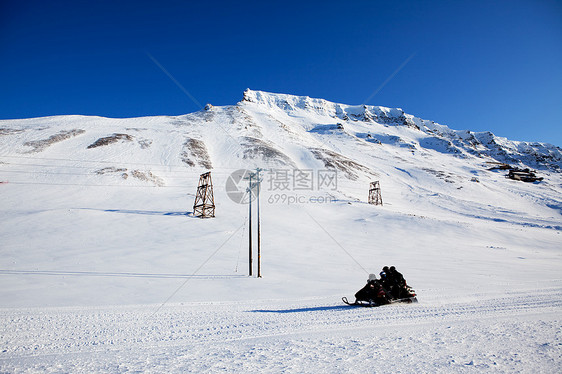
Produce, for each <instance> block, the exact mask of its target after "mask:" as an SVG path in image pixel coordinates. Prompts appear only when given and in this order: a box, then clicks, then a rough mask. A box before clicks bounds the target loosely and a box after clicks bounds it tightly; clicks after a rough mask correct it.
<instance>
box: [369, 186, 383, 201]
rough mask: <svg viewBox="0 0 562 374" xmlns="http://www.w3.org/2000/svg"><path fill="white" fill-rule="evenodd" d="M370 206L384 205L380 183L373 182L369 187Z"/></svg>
mask: <svg viewBox="0 0 562 374" xmlns="http://www.w3.org/2000/svg"><path fill="white" fill-rule="evenodd" d="M369 204H373V205H382V196H381V186H380V183H379V181H375V182H371V186H370V187H369Z"/></svg>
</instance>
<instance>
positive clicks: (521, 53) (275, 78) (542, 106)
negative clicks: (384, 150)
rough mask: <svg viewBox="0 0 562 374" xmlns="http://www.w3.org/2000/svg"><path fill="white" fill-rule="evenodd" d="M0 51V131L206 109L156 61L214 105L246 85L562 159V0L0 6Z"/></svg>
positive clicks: (230, 100) (235, 96) (6, 0)
mask: <svg viewBox="0 0 562 374" xmlns="http://www.w3.org/2000/svg"><path fill="white" fill-rule="evenodd" d="M0 47H1V48H0V67H1V69H0V119H10V118H26V117H37V116H47V115H58V114H85V115H100V116H107V117H134V116H145V115H179V114H185V113H189V112H194V111H196V110H199V109H200V108H199V107H198V105H197V104H195V102H194V101H193V100H191V99H190V98H189V97H188V96H187V95H186V94H185V93H184V92H182V90H181V89H180V88H179V87H178V86H177V85H176V84H175V83H174V82H173V81H172V80H171V79H170V78H169V77H168V76H167V75H166V74H165V73H164V72H163V71H162V70H161V69H160V68H159V67H158V65H157V64H156V63H155V62H154V61H153V60H152V59H151V58H150V56H152V57H153V58H154V59H155V60H156V61H158V62H159V64H160V65H161V66H162V67H164V68H165V69H166V70H167V71H168V72H169V74H171V75H172V76H173V77H174V79H175V80H176V81H177V82H178V83H180V84H181V85H182V86H183V87H184V88H185V90H187V91H188V92H189V93H190V94H191V95H192V96H193V97H194V98H195V99H196V101H198V102H200V103H202V104H203V105H204V104H205V103H212V104H213V105H230V104H234V103H236V102H238V101H239V100H240V99H241V98H242V93H243V91H244V90H245V89H246V88H248V87H249V88H251V89H256V90H264V91H270V92H280V93H289V94H295V95H307V96H311V97H320V98H324V99H327V100H330V101H335V102H340V103H345V104H363V103H367V104H371V105H383V106H389V107H401V108H403V109H404V110H405V111H406V112H407V113H410V114H413V115H416V116H418V117H422V118H424V119H430V120H434V121H436V122H439V123H441V124H445V125H448V126H449V127H451V128H453V129H469V130H473V131H492V132H493V133H495V134H496V135H498V136H504V137H507V138H509V139H512V140H527V141H541V142H549V143H552V144H555V145H558V146H562V121H561V120H560V114H559V111H560V109H561V108H562V2H561V1H554V0H511V1H503V0H499V1H479V0H473V1H463V0H459V1H424V0H417V1H388V0H387V1H355V2H354V1H347V2H344V1H330V0H325V1H282V2H281V1H279V2H276V1H271V2H267V1H229V2H226V1H213V2H195V1H159V2H152V1H119V0H113V1H103V0H102V1H80V0H74V1H25V0H22V1H11V0H2V1H0ZM389 78H391V79H389ZM385 82H386V84H384V83H385ZM383 84H384V85H383ZM381 86H382V87H381ZM375 93H376V94H375Z"/></svg>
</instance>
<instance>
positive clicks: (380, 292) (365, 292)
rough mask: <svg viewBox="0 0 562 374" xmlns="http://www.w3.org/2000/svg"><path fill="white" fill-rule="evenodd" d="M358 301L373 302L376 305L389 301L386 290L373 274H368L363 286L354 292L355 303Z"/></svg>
mask: <svg viewBox="0 0 562 374" xmlns="http://www.w3.org/2000/svg"><path fill="white" fill-rule="evenodd" d="M359 301H366V302H368V303H369V304H371V303H374V304H376V305H384V304H388V303H389V300H388V297H387V295H386V292H385V290H384V288H383V286H382V284H381V283H380V282H379V280H378V279H377V277H376V275H375V274H369V279H368V280H367V284H366V285H365V287H363V288H362V289H360V290H359V291H357V293H356V294H355V303H356V304H357V303H358V302H359Z"/></svg>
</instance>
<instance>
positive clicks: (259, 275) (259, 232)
mask: <svg viewBox="0 0 562 374" xmlns="http://www.w3.org/2000/svg"><path fill="white" fill-rule="evenodd" d="M260 171H261V169H259V168H258V169H257V175H258V278H261V229H260V189H261V185H260V182H261V181H260Z"/></svg>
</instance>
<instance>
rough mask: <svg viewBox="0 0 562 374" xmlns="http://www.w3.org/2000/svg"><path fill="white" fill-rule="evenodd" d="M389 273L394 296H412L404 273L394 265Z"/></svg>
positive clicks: (398, 297) (399, 297)
mask: <svg viewBox="0 0 562 374" xmlns="http://www.w3.org/2000/svg"><path fill="white" fill-rule="evenodd" d="M388 274H389V276H390V278H391V283H392V296H393V297H395V298H397V299H401V298H405V297H411V296H412V294H410V292H409V291H408V284H407V283H406V279H404V276H403V275H402V273H400V272H399V271H398V270H396V268H395V267H394V266H391V267H390V268H388Z"/></svg>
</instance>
